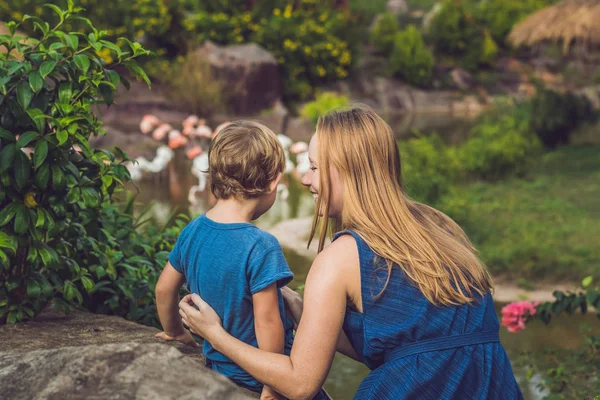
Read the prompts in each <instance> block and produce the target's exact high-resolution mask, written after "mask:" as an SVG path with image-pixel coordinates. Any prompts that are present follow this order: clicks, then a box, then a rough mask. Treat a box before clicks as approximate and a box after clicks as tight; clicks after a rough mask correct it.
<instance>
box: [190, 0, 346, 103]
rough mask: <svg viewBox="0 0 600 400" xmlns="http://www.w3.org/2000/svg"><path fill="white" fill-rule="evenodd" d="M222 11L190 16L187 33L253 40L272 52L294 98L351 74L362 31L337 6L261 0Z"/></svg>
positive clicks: (222, 39)
mask: <svg viewBox="0 0 600 400" xmlns="http://www.w3.org/2000/svg"><path fill="white" fill-rule="evenodd" d="M271 3H275V4H272V5H271V6H269V4H271ZM219 7H221V6H219V5H214V6H213V7H212V8H211V9H210V10H208V9H204V10H197V11H196V12H194V13H192V14H190V15H189V17H188V18H187V19H186V20H185V21H184V27H185V29H186V30H187V31H188V32H189V33H190V34H193V35H196V36H197V37H198V39H199V40H206V39H210V40H213V41H215V42H217V43H220V44H231V43H244V42H248V41H252V42H255V43H257V44H259V45H261V46H262V47H264V48H265V49H267V50H269V51H270V52H271V53H273V54H274V55H275V57H276V58H277V60H278V62H279V65H280V68H281V72H282V77H283V81H284V90H285V95H286V96H287V97H288V98H299V99H305V98H307V97H309V96H310V95H312V94H313V91H314V89H315V88H316V87H317V86H319V85H322V84H324V83H326V82H328V81H331V80H336V79H343V78H345V77H346V76H347V75H348V71H349V68H350V65H351V62H352V58H353V57H352V55H353V53H354V52H355V48H354V46H355V45H356V43H357V37H356V30H355V29H354V28H353V23H352V22H353V17H352V16H351V15H350V14H348V13H346V12H342V11H337V10H335V9H334V7H333V5H332V2H328V1H325V2H319V3H317V2H315V1H314V0H302V1H296V2H294V1H283V0H278V1H272V2H264V3H263V2H257V5H256V6H255V7H254V8H251V9H242V10H238V11H235V12H234V11H232V10H231V9H229V8H228V7H226V6H225V5H223V6H222V7H221V8H219Z"/></svg>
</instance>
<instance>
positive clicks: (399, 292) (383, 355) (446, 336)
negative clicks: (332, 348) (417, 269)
mask: <svg viewBox="0 0 600 400" xmlns="http://www.w3.org/2000/svg"><path fill="white" fill-rule="evenodd" d="M344 234H349V235H352V236H353V237H354V239H355V240H356V244H357V246H358V252H359V257H360V280H361V294H362V303H363V312H362V313H359V312H356V311H353V310H351V309H350V308H348V309H347V310H346V316H345V319H344V332H345V333H346V335H347V336H348V339H349V340H350V342H351V344H352V346H353V347H354V350H355V351H356V352H357V354H358V355H359V356H360V357H361V358H362V359H363V362H364V363H365V365H366V366H367V367H368V368H369V369H371V373H370V374H369V375H368V376H367V377H366V378H365V380H364V381H363V382H362V383H361V385H360V387H359V388H358V391H357V392H356V395H355V397H354V398H355V399H360V400H363V399H364V400H388V399H390V400H391V399H394V400H400V399H419V400H428V399H431V400H442V399H460V400H469V399H477V400H480V399H498V400H500V399H502V400H511V399H523V395H522V394H521V390H520V389H519V386H518V384H517V382H516V379H515V376H514V374H513V370H512V367H511V364H510V361H509V359H508V356H507V355H506V352H505V351H504V348H503V347H502V345H501V344H500V340H499V337H498V331H499V329H500V325H499V323H498V317H497V315H496V312H495V309H494V303H493V300H492V296H491V295H490V294H487V295H486V296H485V297H484V298H482V299H480V301H479V302H477V303H473V304H464V305H460V306H435V305H433V304H431V303H430V302H429V301H428V300H427V299H426V298H425V297H424V296H423V294H422V293H421V292H420V291H419V289H417V288H416V287H415V286H413V285H412V284H411V282H410V281H408V279H407V278H406V277H405V276H404V274H403V272H402V270H401V269H400V268H393V270H392V274H391V277H390V280H389V284H388V286H387V288H386V289H385V291H384V292H383V295H381V296H380V297H379V298H378V299H376V298H375V297H376V296H377V294H379V292H380V291H381V289H382V288H383V286H384V284H385V281H386V278H387V268H386V266H385V263H382V262H379V263H378V262H376V259H375V254H374V253H373V251H372V250H371V249H370V248H369V246H368V245H367V243H366V242H365V241H364V240H363V239H362V238H361V237H360V236H359V235H358V234H357V233H356V232H352V231H343V232H339V233H338V234H336V235H335V237H334V239H333V240H336V239H337V238H338V237H340V236H341V235H344Z"/></svg>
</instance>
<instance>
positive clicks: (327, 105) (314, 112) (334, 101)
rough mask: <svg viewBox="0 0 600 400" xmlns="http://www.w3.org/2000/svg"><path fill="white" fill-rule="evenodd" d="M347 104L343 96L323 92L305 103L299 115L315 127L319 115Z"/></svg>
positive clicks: (347, 101)
mask: <svg viewBox="0 0 600 400" xmlns="http://www.w3.org/2000/svg"><path fill="white" fill-rule="evenodd" d="M348 103H349V100H348V98H347V97H346V96H344V95H339V94H337V93H335V92H324V93H321V94H319V95H317V97H316V98H315V100H314V101H311V102H309V103H306V104H305V105H304V107H303V108H302V111H301V114H302V116H304V117H305V118H308V119H309V120H310V121H311V122H312V123H313V125H314V126H316V125H317V121H318V120H319V118H320V117H321V115H323V114H325V113H327V112H328V111H331V110H333V109H335V108H339V107H343V106H346V105H348Z"/></svg>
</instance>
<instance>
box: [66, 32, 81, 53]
mask: <svg viewBox="0 0 600 400" xmlns="http://www.w3.org/2000/svg"><path fill="white" fill-rule="evenodd" d="M65 40H66V42H67V44H68V45H69V47H70V48H72V49H73V50H77V48H78V47H79V38H78V37H77V36H76V35H73V34H72V33H69V34H68V35H65Z"/></svg>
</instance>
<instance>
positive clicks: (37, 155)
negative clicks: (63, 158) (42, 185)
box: [33, 140, 48, 168]
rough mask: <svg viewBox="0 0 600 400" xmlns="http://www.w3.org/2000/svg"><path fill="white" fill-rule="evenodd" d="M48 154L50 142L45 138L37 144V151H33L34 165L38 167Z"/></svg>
mask: <svg viewBox="0 0 600 400" xmlns="http://www.w3.org/2000/svg"><path fill="white" fill-rule="evenodd" d="M47 155H48V142H46V141H45V140H40V141H39V142H38V144H37V146H35V152H34V153H33V166H34V167H35V168H38V167H39V166H40V165H42V163H43V162H44V160H45V159H46V156H47Z"/></svg>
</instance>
